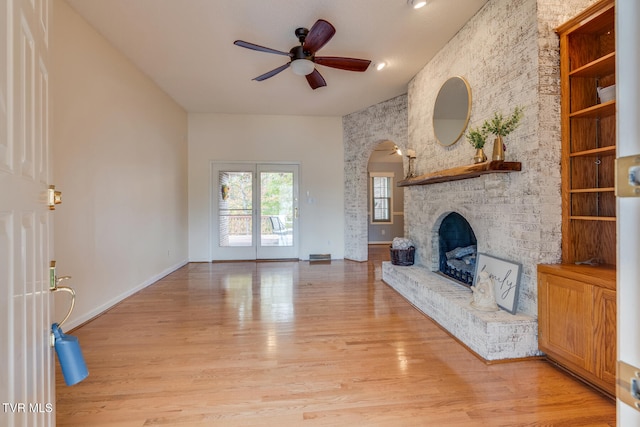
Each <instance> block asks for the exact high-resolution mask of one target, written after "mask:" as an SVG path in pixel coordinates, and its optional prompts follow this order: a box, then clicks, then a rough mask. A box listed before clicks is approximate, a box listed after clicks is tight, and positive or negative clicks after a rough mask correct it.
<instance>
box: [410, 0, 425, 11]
mask: <svg viewBox="0 0 640 427" xmlns="http://www.w3.org/2000/svg"><path fill="white" fill-rule="evenodd" d="M407 3H409V4H410V5H411V7H413V8H414V9H420V8H421V7H425V6H426V5H427V1H426V0H407Z"/></svg>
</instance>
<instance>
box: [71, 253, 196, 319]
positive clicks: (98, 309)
mask: <svg viewBox="0 0 640 427" xmlns="http://www.w3.org/2000/svg"><path fill="white" fill-rule="evenodd" d="M188 263H189V261H187V260H183V261H180V262H179V263H177V264H175V265H172V266H171V267H169V268H166V269H165V270H163V271H162V272H160V273H158V274H156V275H154V276H152V277H150V278H149V279H147V280H145V281H144V282H142V283H140V284H139V285H137V286H135V287H133V288H131V289H129V290H128V291H126V292H124V293H122V294H120V295H118V296H116V297H115V298H112V299H110V300H109V301H107V302H105V303H104V304H101V305H99V306H98V307H96V308H95V309H93V310H91V311H90V312H88V313H85V314H84V315H82V316H80V317H77V318H75V319H69V321H68V322H65V324H64V329H65V331H71V330H72V329H75V328H77V327H78V326H80V325H82V324H84V323H86V322H88V321H90V320H91V319H93V318H95V317H97V316H99V315H101V314H102V313H104V312H105V311H107V310H109V309H110V308H111V307H113V306H114V305H116V304H118V303H119V302H121V301H122V300H124V299H125V298H128V297H130V296H131V295H133V294H135V293H136V292H138V291H141V290H142V289H144V288H146V287H147V286H149V285H153V284H154V283H155V282H157V281H158V280H160V279H162V278H163V277H165V276H167V275H169V274H171V273H173V272H174V271H176V270H177V269H179V268H181V267H184V266H185V265H187V264H188Z"/></svg>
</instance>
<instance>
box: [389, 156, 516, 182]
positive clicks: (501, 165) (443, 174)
mask: <svg viewBox="0 0 640 427" xmlns="http://www.w3.org/2000/svg"><path fill="white" fill-rule="evenodd" d="M520 170H522V163H520V162H503V161H487V162H483V163H476V164H473V165H468V166H460V167H457V168H451V169H444V170H441V171H437V172H431V173H427V174H424V175H420V176H417V177H415V178H408V179H404V180H402V181H398V184H397V186H398V187H408V186H412V185H429V184H437V183H439V182H449V181H458V180H461V179H469V178H476V177H478V176H480V175H485V174H488V173H506V172H519V171H520Z"/></svg>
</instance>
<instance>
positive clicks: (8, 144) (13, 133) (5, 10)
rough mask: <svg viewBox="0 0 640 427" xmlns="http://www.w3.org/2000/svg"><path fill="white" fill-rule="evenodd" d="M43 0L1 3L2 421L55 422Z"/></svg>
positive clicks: (46, 13) (45, 10) (47, 20)
mask: <svg viewBox="0 0 640 427" xmlns="http://www.w3.org/2000/svg"><path fill="white" fill-rule="evenodd" d="M50 11H51V3H50V1H49V0H37V1H35V0H5V1H2V2H0V62H1V63H0V194H2V197H0V342H1V343H2V351H1V352H0V403H1V404H2V408H0V425H3V426H26V425H29V426H49V425H54V424H55V419H54V417H53V414H52V411H53V405H54V403H55V370H54V365H53V363H54V359H53V349H52V348H51V347H50V346H49V334H50V330H51V323H52V313H53V310H52V306H51V304H52V298H50V294H49V276H48V266H49V261H50V259H51V256H50V255H51V250H52V241H51V239H50V236H51V234H50V231H51V221H52V216H51V215H52V214H51V213H50V212H49V210H48V207H47V204H46V203H47V188H48V184H49V182H50V178H51V176H50V173H51V169H50V162H49V157H50V154H49V153H50V145H49V111H50V102H49V72H48V67H49V62H50V61H49V31H50V28H51V26H50V25H51V23H50Z"/></svg>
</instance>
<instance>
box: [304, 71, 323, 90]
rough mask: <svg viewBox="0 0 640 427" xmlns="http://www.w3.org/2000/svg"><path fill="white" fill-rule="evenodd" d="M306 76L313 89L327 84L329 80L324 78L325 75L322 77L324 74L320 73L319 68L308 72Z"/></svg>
mask: <svg viewBox="0 0 640 427" xmlns="http://www.w3.org/2000/svg"><path fill="white" fill-rule="evenodd" d="M305 77H306V78H307V81H308V82H309V86H311V89H313V90H316V89H318V88H319V87H322V86H326V85H327V82H326V81H325V80H324V77H322V75H320V73H319V72H318V70H313V73H311V74H308V75H306V76H305Z"/></svg>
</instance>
